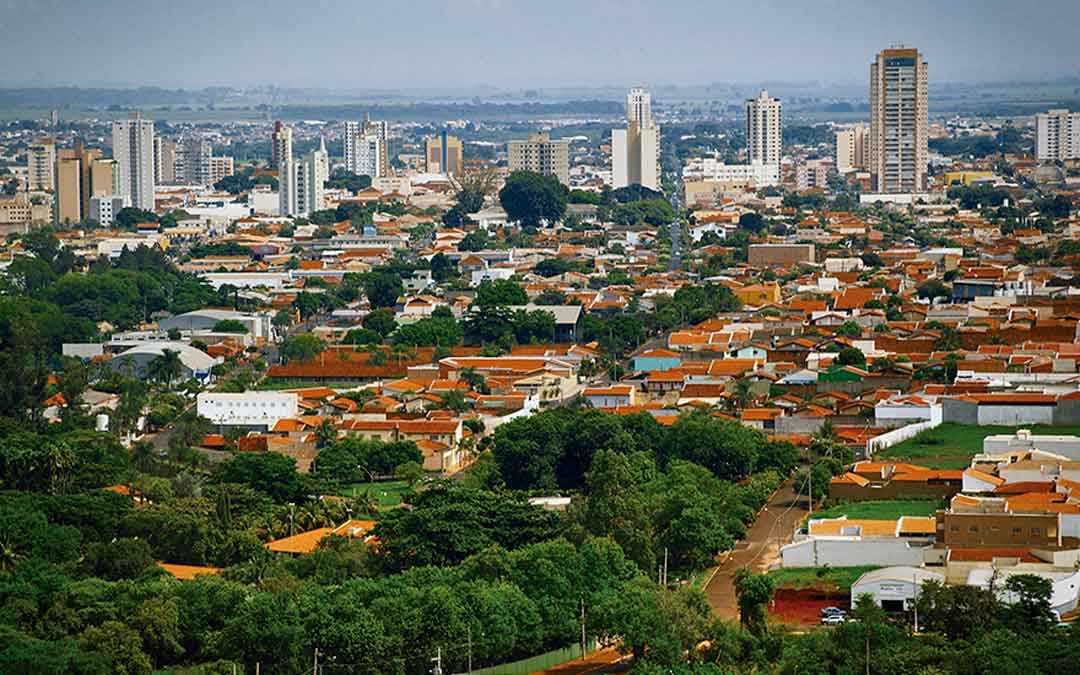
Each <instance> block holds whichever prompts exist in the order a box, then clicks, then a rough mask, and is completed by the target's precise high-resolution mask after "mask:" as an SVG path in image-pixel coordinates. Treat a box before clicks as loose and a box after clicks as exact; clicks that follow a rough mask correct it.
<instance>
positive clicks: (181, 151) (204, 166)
mask: <svg viewBox="0 0 1080 675" xmlns="http://www.w3.org/2000/svg"><path fill="white" fill-rule="evenodd" d="M213 152H214V147H213V146H212V145H211V144H210V141H207V140H204V139H201V138H185V139H182V140H181V141H180V142H179V143H178V144H177V145H176V182H178V183H182V184H185V185H209V184H210V183H211V180H210V174H211V171H210V158H211V156H212V155H213Z"/></svg>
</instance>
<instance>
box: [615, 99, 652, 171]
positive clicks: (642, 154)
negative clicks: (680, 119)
mask: <svg viewBox="0 0 1080 675" xmlns="http://www.w3.org/2000/svg"><path fill="white" fill-rule="evenodd" d="M611 184H612V187H615V188H621V187H626V186H628V185H642V186H644V187H647V188H649V189H650V190H659V189H660V128H659V127H658V126H657V125H656V124H655V123H653V119H652V101H651V98H650V96H649V92H648V91H646V90H644V89H640V88H637V87H635V88H633V89H631V90H630V93H629V94H627V96H626V128H625V129H613V130H612V131H611Z"/></svg>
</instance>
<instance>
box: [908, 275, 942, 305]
mask: <svg viewBox="0 0 1080 675" xmlns="http://www.w3.org/2000/svg"><path fill="white" fill-rule="evenodd" d="M915 292H916V294H918V296H919V297H920V298H925V299H928V300H930V301H931V302H932V301H933V300H934V298H947V297H949V295H950V294H951V292H950V291H949V287H948V286H946V285H945V284H943V283H941V282H940V281H938V280H937V279H930V280H929V281H924V282H923V283H922V284H920V285H919V286H918V288H916V289H915Z"/></svg>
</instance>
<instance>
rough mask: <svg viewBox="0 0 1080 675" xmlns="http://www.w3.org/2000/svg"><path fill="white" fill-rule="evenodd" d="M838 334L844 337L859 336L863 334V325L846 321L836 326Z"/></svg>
mask: <svg viewBox="0 0 1080 675" xmlns="http://www.w3.org/2000/svg"><path fill="white" fill-rule="evenodd" d="M836 334H837V335H841V336H843V337H851V338H857V337H859V336H860V335H862V326H860V325H859V324H857V323H855V322H854V321H850V320H849V321H845V322H844V323H842V324H840V325H839V326H838V327H837V328H836Z"/></svg>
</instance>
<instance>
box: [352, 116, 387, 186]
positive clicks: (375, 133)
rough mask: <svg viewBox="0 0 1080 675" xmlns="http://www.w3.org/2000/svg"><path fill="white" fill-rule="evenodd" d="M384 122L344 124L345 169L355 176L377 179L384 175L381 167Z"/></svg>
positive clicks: (383, 169) (383, 153)
mask: <svg viewBox="0 0 1080 675" xmlns="http://www.w3.org/2000/svg"><path fill="white" fill-rule="evenodd" d="M385 124H386V123H385V122H383V123H373V122H367V121H365V122H364V126H363V127H361V125H360V123H359V122H346V123H345V168H347V169H348V170H349V171H351V172H353V173H355V174H356V175H357V176H370V177H372V178H377V177H379V176H383V175H386V174H385V168H384V167H383V158H384V155H385V154H386V153H385V152H384V146H385V141H384V136H383V135H382V134H380V132H379V130H380V128H382V129H383V130H384V131H385Z"/></svg>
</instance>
